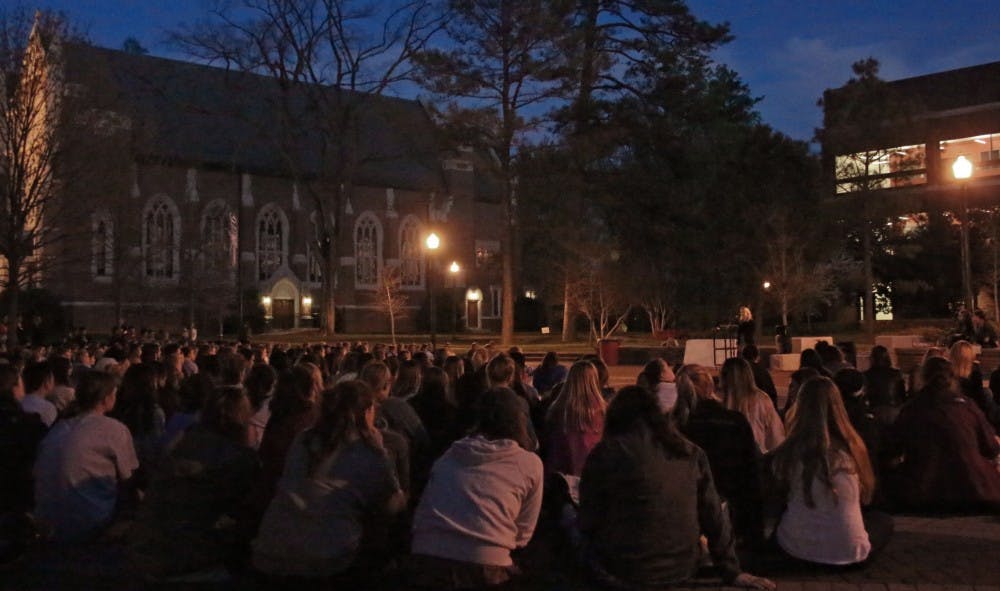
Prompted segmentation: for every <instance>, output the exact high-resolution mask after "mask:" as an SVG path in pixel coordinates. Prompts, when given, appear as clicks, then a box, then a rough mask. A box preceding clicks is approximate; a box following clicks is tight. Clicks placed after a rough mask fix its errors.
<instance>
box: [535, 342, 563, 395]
mask: <svg viewBox="0 0 1000 591" xmlns="http://www.w3.org/2000/svg"><path fill="white" fill-rule="evenodd" d="M567 373H568V371H567V369H566V366H565V365H562V364H560V363H559V354H558V353H556V352H555V351H549V352H548V353H546V354H545V357H544V358H543V359H542V364H541V365H539V366H538V367H536V368H535V373H533V374H532V375H531V383H532V385H533V386H535V390H538V393H539V394H540V395H541V396H542V397H543V398H544V397H545V396H546V395H548V393H549V391H551V390H552V388H553V387H554V386H555V385H556V384H558V383H559V382H561V381H563V380H565V379H566V374H567Z"/></svg>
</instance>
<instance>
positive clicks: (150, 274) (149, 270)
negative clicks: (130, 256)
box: [142, 196, 181, 279]
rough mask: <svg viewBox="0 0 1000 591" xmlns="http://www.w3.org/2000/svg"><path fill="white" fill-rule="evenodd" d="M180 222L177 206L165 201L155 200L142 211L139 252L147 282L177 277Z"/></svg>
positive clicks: (165, 199)
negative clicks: (141, 254) (140, 252)
mask: <svg viewBox="0 0 1000 591" xmlns="http://www.w3.org/2000/svg"><path fill="white" fill-rule="evenodd" d="M180 226H181V220H180V215H179V214H178V213H177V206H175V205H174V203H173V201H171V200H170V199H168V198H167V197H163V196H160V197H155V198H154V199H152V200H151V201H150V202H149V203H148V204H146V208H145V210H144V211H143V216H142V252H143V266H144V268H145V275H146V277H147V278H148V279H177V278H178V277H179V276H180V239H181V228H180Z"/></svg>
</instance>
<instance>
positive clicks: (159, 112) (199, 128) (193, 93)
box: [59, 43, 443, 190]
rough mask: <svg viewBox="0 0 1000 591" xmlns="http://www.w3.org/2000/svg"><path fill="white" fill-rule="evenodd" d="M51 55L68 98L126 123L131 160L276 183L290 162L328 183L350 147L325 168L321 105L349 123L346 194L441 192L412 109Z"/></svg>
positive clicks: (228, 77) (170, 67)
mask: <svg viewBox="0 0 1000 591" xmlns="http://www.w3.org/2000/svg"><path fill="white" fill-rule="evenodd" d="M59 53H60V55H61V59H62V62H63V81H64V82H65V83H66V84H67V86H68V87H69V88H70V95H71V96H77V97H82V100H84V101H89V102H90V104H91V108H93V106H94V105H100V106H99V107H97V108H99V109H103V110H110V111H115V112H117V113H120V114H121V115H124V116H126V117H127V118H128V119H129V120H130V122H131V129H132V136H133V142H134V145H135V150H136V151H137V153H138V154H137V155H139V156H140V157H145V158H152V159H163V160H167V161H178V162H185V163H193V164H198V165H205V166H216V167H224V168H228V169H233V170H239V171H247V172H256V173H261V174H275V175H280V176H285V175H290V174H291V170H292V168H291V167H290V164H289V158H292V159H294V160H293V161H294V162H295V167H296V168H297V169H298V171H299V173H300V174H302V175H304V176H310V177H322V176H327V175H325V174H324V171H328V170H330V169H331V165H330V164H327V165H324V162H327V163H331V162H340V161H342V158H338V157H337V155H338V154H339V153H340V152H341V151H342V150H341V149H342V148H343V147H344V146H345V145H346V146H350V145H352V144H353V143H354V142H346V143H342V142H343V141H344V139H345V138H343V137H333V138H332V140H333V141H332V142H327V143H326V147H327V150H326V152H327V154H328V156H327V157H326V158H324V154H323V153H324V150H323V146H324V142H323V141H322V139H323V137H324V130H330V129H340V128H339V127H338V126H336V125H335V124H328V125H325V126H324V125H323V123H324V119H321V117H320V112H329V111H324V110H323V109H317V108H313V107H311V106H310V105H315V104H316V103H317V102H318V101H317V97H322V98H321V99H320V100H319V102H322V104H324V105H327V106H329V105H337V106H338V109H337V111H336V112H338V113H344V112H346V111H347V110H350V112H353V113H356V114H357V117H356V119H355V120H356V121H358V122H359V124H358V125H356V126H355V127H354V129H356V133H355V138H356V145H357V147H358V150H357V162H358V172H357V174H355V175H354V183H355V184H359V185H371V186H388V187H397V188H411V189H423V190H434V189H437V190H441V189H443V180H442V175H441V167H440V154H441V145H440V142H439V134H438V130H437V129H436V127H435V126H434V124H433V122H432V121H431V120H430V118H429V117H428V115H427V113H426V111H425V110H424V108H423V107H422V106H421V105H420V103H418V102H416V101H411V100H404V99H398V98H392V97H384V96H371V95H365V94H360V93H352V92H348V91H337V90H336V89H333V88H330V87H317V86H306V85H299V86H292V87H291V88H290V89H285V90H283V89H282V87H281V85H280V84H279V82H278V81H277V80H276V79H274V78H270V77H266V76H261V75H257V74H250V73H246V72H237V71H231V70H225V69H222V68H217V67H211V66H205V65H200V64H193V63H189V62H182V61H177V60H171V59H165V58H159V57H152V56H148V55H135V54H130V53H125V52H122V51H115V50H111V49H105V48H101V47H95V46H91V45H84V44H79V43H66V44H64V45H63V46H62V47H61V51H60V52H59ZM341 106H342V109H341V108H340V107H341ZM289 112H291V113H294V114H293V115H292V116H291V118H289V117H288V116H284V115H283V113H289ZM287 121H294V124H287V123H285V122H287ZM285 130H293V132H294V133H291V134H288V133H279V132H280V131H285ZM327 137H330V134H327ZM282 145H286V146H289V147H288V148H282Z"/></svg>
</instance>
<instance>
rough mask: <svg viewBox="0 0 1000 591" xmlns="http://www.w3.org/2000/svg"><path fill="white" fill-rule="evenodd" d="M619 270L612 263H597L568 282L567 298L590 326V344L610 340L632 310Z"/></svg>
mask: <svg viewBox="0 0 1000 591" xmlns="http://www.w3.org/2000/svg"><path fill="white" fill-rule="evenodd" d="M619 270H620V267H619V266H618V265H617V264H616V263H615V262H613V261H601V260H596V261H594V262H592V263H591V264H590V265H589V266H588V267H587V268H585V270H584V271H583V272H582V273H581V274H580V275H578V276H577V277H576V280H575V281H572V282H571V286H570V288H569V289H570V293H571V296H570V298H571V300H572V302H573V304H574V305H575V308H576V309H577V310H578V311H579V312H580V314H582V315H583V316H584V317H586V319H587V322H588V323H589V324H590V339H591V340H592V341H595V342H597V341H601V340H604V339H607V338H610V337H611V336H612V335H614V333H615V332H617V331H618V329H619V328H621V327H622V325H623V324H624V323H625V319H626V318H628V315H629V312H631V311H632V302H631V301H629V296H628V294H627V288H626V287H625V285H626V284H625V282H624V281H622V278H621V277H620V276H619V275H620V274H619V273H617V272H616V271H619Z"/></svg>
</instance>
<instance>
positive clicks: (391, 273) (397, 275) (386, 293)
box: [375, 265, 409, 345]
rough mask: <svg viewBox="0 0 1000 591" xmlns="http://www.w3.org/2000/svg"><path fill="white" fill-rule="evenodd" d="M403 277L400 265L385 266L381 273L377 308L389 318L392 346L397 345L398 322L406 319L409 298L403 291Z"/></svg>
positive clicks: (376, 293) (377, 292) (376, 296)
mask: <svg viewBox="0 0 1000 591" xmlns="http://www.w3.org/2000/svg"><path fill="white" fill-rule="evenodd" d="M402 284H403V275H402V272H401V270H400V268H399V266H398V265H385V266H383V267H382V269H381V271H380V272H379V277H378V289H377V290H376V291H375V306H376V307H377V308H378V309H379V311H380V312H382V313H383V314H385V315H386V316H387V317H388V318H389V331H390V333H391V334H392V344H393V345H395V344H396V321H398V320H400V319H401V318H405V317H406V312H407V304H408V303H409V297H407V295H406V294H405V293H403V290H402Z"/></svg>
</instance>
